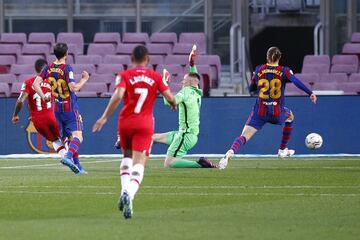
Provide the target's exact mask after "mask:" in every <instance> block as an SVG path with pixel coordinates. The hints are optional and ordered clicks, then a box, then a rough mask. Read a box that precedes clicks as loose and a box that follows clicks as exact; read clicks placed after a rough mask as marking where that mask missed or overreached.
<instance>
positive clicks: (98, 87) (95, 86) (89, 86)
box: [80, 82, 108, 96]
mask: <svg viewBox="0 0 360 240" xmlns="http://www.w3.org/2000/svg"><path fill="white" fill-rule="evenodd" d="M107 91H108V88H107V85H106V83H104V82H96V83H93V82H87V83H86V84H85V85H84V86H83V87H82V88H81V90H80V92H95V93H96V94H97V95H98V96H100V94H101V93H103V92H107Z"/></svg>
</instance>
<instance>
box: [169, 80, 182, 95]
mask: <svg viewBox="0 0 360 240" xmlns="http://www.w3.org/2000/svg"><path fill="white" fill-rule="evenodd" d="M169 87H170V90H171V92H173V93H177V92H179V91H180V90H181V88H182V83H181V82H179V81H178V80H177V81H171V82H170V83H169Z"/></svg>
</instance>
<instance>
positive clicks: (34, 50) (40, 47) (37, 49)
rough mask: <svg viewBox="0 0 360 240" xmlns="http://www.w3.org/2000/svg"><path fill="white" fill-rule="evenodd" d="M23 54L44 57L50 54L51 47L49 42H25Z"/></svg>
mask: <svg viewBox="0 0 360 240" xmlns="http://www.w3.org/2000/svg"><path fill="white" fill-rule="evenodd" d="M22 54H23V55H41V56H43V57H44V58H46V57H47V55H49V54H50V47H49V45H47V44H24V46H23V47H22Z"/></svg>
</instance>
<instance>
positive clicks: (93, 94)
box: [76, 91, 99, 98]
mask: <svg viewBox="0 0 360 240" xmlns="http://www.w3.org/2000/svg"><path fill="white" fill-rule="evenodd" d="M76 96H77V97H79V98H82V97H98V96H99V95H98V94H97V93H96V92H93V91H80V92H76Z"/></svg>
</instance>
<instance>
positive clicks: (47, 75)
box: [33, 43, 89, 174]
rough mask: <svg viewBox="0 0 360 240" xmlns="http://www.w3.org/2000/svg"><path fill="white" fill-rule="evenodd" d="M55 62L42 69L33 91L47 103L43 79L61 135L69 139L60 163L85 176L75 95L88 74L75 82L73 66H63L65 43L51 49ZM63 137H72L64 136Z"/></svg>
mask: <svg viewBox="0 0 360 240" xmlns="http://www.w3.org/2000/svg"><path fill="white" fill-rule="evenodd" d="M54 54H55V56H56V60H55V61H54V62H53V63H51V64H49V65H47V66H45V67H44V69H43V71H42V72H41V73H40V74H39V75H38V76H37V77H36V79H35V81H34V84H33V86H34V89H35V91H36V92H37V93H38V94H39V95H40V97H41V98H42V99H43V100H45V101H50V99H48V98H47V97H46V96H45V95H44V93H43V92H42V90H41V88H40V83H41V82H42V81H43V79H47V80H48V81H49V82H50V84H51V87H52V93H53V96H54V99H55V106H54V111H55V116H56V119H57V122H58V125H59V128H60V132H61V133H62V134H63V136H62V137H63V138H65V137H71V141H70V143H69V148H68V152H67V153H66V155H65V156H64V157H63V158H62V159H61V163H63V164H64V165H66V166H68V167H69V168H70V169H71V170H72V171H73V172H74V173H76V174H77V173H80V174H86V172H85V170H84V169H83V168H82V166H81V164H80V161H79V157H78V156H79V153H78V152H79V148H80V145H81V143H82V141H83V135H82V130H83V122H82V118H81V115H80V113H79V106H78V104H77V97H76V95H75V92H77V91H79V90H80V89H81V87H82V86H83V85H84V84H85V83H86V81H87V80H88V79H89V74H88V73H87V72H86V71H84V72H83V73H82V75H81V80H80V82H78V83H76V82H75V79H74V73H73V70H72V67H71V66H70V65H68V64H66V58H67V56H68V47H67V45H66V44H65V43H57V44H56V45H55V47H54ZM65 133H68V134H66V135H71V136H65Z"/></svg>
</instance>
